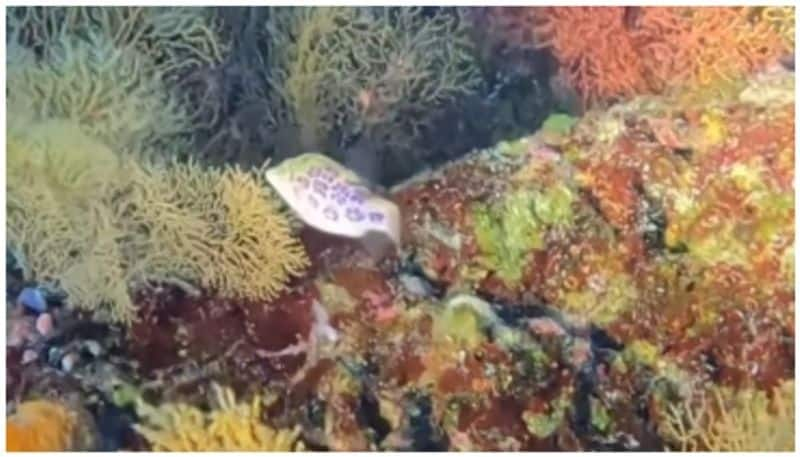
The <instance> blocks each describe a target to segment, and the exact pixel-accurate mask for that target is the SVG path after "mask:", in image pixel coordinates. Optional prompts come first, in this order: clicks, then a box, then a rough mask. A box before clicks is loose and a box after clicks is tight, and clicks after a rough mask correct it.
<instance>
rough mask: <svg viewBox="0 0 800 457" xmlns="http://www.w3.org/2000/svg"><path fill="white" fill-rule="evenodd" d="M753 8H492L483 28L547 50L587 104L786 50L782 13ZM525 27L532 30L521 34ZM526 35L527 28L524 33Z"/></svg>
mask: <svg viewBox="0 0 800 457" xmlns="http://www.w3.org/2000/svg"><path fill="white" fill-rule="evenodd" d="M762 9H763V8H761V9H759V8H756V7H724V8H689V7H547V8H521V9H520V8H492V9H490V10H489V12H488V14H489V15H490V16H492V17H493V20H491V21H489V24H492V30H491V31H490V33H493V34H499V35H501V36H502V37H503V38H504V39H505V41H506V42H507V43H508V44H510V45H512V46H516V47H523V48H524V47H530V48H550V49H551V50H552V52H553V54H554V56H555V57H556V59H557V60H558V62H559V64H560V65H561V74H562V76H563V77H564V78H565V79H566V80H567V81H569V82H570V83H571V84H572V85H573V86H574V87H575V88H576V89H577V90H578V91H579V92H580V94H581V96H582V97H583V100H584V103H585V104H587V105H591V104H595V103H597V102H602V101H609V100H614V99H620V98H626V97H631V96H634V95H638V94H643V93H660V92H662V91H663V90H665V89H667V88H670V87H676V86H698V85H700V86H714V85H718V84H721V83H724V82H729V81H730V80H732V79H736V78H739V77H741V76H744V75H746V74H749V73H752V72H753V71H756V70H759V69H762V68H764V67H765V66H767V65H769V64H771V63H774V62H775V61H776V60H777V59H778V58H779V57H781V56H782V55H783V54H786V53H790V52H792V49H790V48H791V47H792V46H793V43H792V42H791V40H787V39H785V36H788V35H789V32H787V30H792V28H791V26H790V25H787V24H791V23H792V21H788V20H786V19H785V17H788V16H791V17H792V19H793V15H794V12H793V11H789V12H788V13H786V12H784V13H783V14H782V15H780V16H779V17H780V18H781V19H780V20H776V19H774V16H775V14H771V15H770V14H765V13H764V12H763V11H761V10H762ZM528 29H531V30H530V31H528ZM525 32H528V33H525Z"/></svg>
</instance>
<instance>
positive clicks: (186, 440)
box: [136, 384, 302, 452]
mask: <svg viewBox="0 0 800 457" xmlns="http://www.w3.org/2000/svg"><path fill="white" fill-rule="evenodd" d="M213 388H214V393H215V397H216V401H217V409H214V410H212V411H211V412H204V411H201V410H199V409H197V408H195V407H193V406H190V405H186V404H166V405H161V406H159V407H158V408H154V407H152V406H150V405H147V404H145V403H143V402H140V403H139V404H138V407H137V409H138V411H139V414H140V415H141V416H142V419H143V423H142V424H140V425H137V426H136V430H137V431H138V432H139V433H140V434H142V435H143V436H144V437H145V438H146V439H147V441H149V442H150V443H151V445H152V448H153V449H152V450H153V451H156V452H163V451H180V452H201V451H205V452H209V451H218V452H221V451H228V452H230V451H283V452H287V451H294V450H301V449H302V443H301V442H299V441H298V439H297V437H298V435H299V430H289V429H273V428H271V427H269V426H267V425H265V424H264V423H262V419H261V409H262V404H261V402H262V400H261V397H260V396H258V395H256V396H254V397H253V401H252V403H250V404H246V403H238V402H237V401H236V398H235V397H234V394H233V391H232V390H230V389H227V388H226V389H223V388H221V387H219V386H217V385H216V384H215V385H213Z"/></svg>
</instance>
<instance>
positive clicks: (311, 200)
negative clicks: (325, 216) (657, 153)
mask: <svg viewBox="0 0 800 457" xmlns="http://www.w3.org/2000/svg"><path fill="white" fill-rule="evenodd" d="M308 204H309V205H311V207H312V208H319V201H317V199H316V198H314V196H313V195H309V196H308Z"/></svg>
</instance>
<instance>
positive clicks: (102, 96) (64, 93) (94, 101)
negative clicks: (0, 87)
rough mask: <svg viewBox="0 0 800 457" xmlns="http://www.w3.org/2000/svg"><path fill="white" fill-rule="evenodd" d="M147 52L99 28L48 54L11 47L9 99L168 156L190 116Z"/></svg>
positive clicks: (129, 146)
mask: <svg viewBox="0 0 800 457" xmlns="http://www.w3.org/2000/svg"><path fill="white" fill-rule="evenodd" d="M149 65H150V63H149V61H148V59H147V57H146V56H144V55H143V54H140V53H139V52H138V51H137V50H135V49H133V48H119V47H116V46H115V45H114V44H113V43H112V42H111V41H109V40H105V39H102V38H101V37H100V36H98V35H96V34H91V35H88V36H87V37H85V38H76V37H69V36H65V37H63V38H62V39H61V40H59V41H57V42H54V43H52V44H51V45H50V46H48V47H47V48H46V51H45V54H44V56H43V57H42V58H41V59H37V58H36V57H35V56H34V54H33V52H32V51H29V50H27V49H24V48H22V47H21V46H19V45H11V46H9V53H8V60H7V68H8V85H7V87H8V104H9V112H10V113H12V114H14V115H17V113H18V112H19V111H20V110H22V109H24V110H29V111H32V112H34V113H35V114H36V115H37V116H38V117H39V118H40V119H47V118H64V119H70V120H74V121H76V122H77V123H78V124H79V125H80V126H81V127H82V129H84V131H85V132H87V133H89V134H91V135H92V136H94V137H95V138H98V139H100V140H101V141H103V142H104V143H106V144H107V145H109V146H110V147H112V148H113V149H114V150H120V151H123V150H124V151H126V152H132V153H135V154H137V155H150V156H155V155H164V147H165V146H174V145H175V144H176V143H175V141H176V139H177V138H178V136H179V135H181V134H183V133H185V132H186V131H187V130H188V129H189V125H190V124H189V120H190V119H189V115H188V113H187V112H186V111H185V110H184V109H183V108H182V107H181V106H180V104H179V103H178V100H177V98H175V97H174V96H172V95H171V93H170V91H169V90H168V88H167V87H166V85H165V84H164V83H163V81H162V80H161V77H160V74H159V73H156V72H153V71H151V69H150V68H149Z"/></svg>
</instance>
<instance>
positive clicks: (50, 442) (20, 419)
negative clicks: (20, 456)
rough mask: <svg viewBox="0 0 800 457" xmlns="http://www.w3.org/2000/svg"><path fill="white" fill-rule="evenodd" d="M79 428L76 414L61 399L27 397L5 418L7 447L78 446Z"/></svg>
mask: <svg viewBox="0 0 800 457" xmlns="http://www.w3.org/2000/svg"><path fill="white" fill-rule="evenodd" d="M76 428H77V415H76V414H75V413H74V412H73V411H71V410H69V409H68V408H66V407H65V406H63V405H61V404H60V403H55V402H51V401H46V400H36V401H28V402H25V403H22V404H21V405H19V406H18V407H17V412H16V413H15V414H13V415H11V416H10V417H8V419H7V420H6V450H7V451H10V452H18V451H40V452H41V451H51V452H53V451H55V452H58V451H71V450H75V444H76V443H75V430H76Z"/></svg>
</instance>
